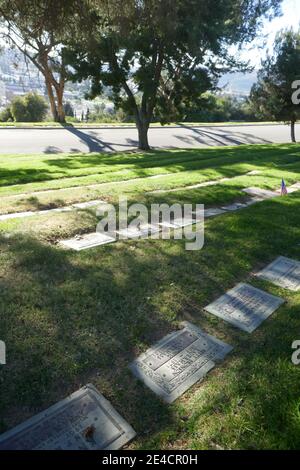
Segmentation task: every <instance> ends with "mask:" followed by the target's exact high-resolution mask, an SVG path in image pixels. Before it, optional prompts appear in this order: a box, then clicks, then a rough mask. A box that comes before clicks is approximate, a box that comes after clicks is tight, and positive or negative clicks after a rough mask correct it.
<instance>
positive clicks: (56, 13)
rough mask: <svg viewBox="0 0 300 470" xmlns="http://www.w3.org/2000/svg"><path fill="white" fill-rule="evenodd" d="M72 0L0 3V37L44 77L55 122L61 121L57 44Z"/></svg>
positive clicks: (62, 73)
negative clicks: (22, 55) (0, 23)
mask: <svg viewBox="0 0 300 470" xmlns="http://www.w3.org/2000/svg"><path fill="white" fill-rule="evenodd" d="M73 6H74V1H73V0H30V1H26V2H25V1H23V0H0V19H1V22H2V25H1V35H2V36H4V39H6V41H7V42H8V43H9V44H10V45H11V46H12V47H15V48H17V49H18V50H19V51H20V52H21V53H22V54H24V56H25V57H26V58H27V59H29V60H30V61H31V62H32V63H33V64H34V65H35V66H36V67H37V69H38V70H39V71H40V72H41V74H42V75H43V76H44V79H45V84H46V89H47V93H48V97H49V101H50V106H51V111H52V115H53V118H54V120H55V121H58V122H64V121H65V115H64V107H63V93H64V87H65V82H66V79H67V77H66V71H65V63H64V59H63V56H62V53H61V44H62V42H63V41H64V40H65V39H66V35H67V31H68V32H69V31H70V29H71V26H72V24H73V18H74V16H75V15H74V11H73Z"/></svg>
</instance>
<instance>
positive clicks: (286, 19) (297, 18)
mask: <svg viewBox="0 0 300 470" xmlns="http://www.w3.org/2000/svg"><path fill="white" fill-rule="evenodd" d="M282 13H283V14H282V16H281V17H278V18H275V19H274V20H273V21H271V22H270V21H265V24H264V27H263V30H262V33H263V35H264V36H266V38H265V41H266V44H265V45H264V47H263V48H262V49H261V48H259V47H258V43H260V44H261V43H262V41H261V40H259V41H255V42H254V44H253V45H252V46H251V47H250V48H247V49H248V50H244V51H243V53H242V54H241V57H242V58H245V59H247V60H248V59H249V60H250V61H251V65H253V66H255V67H256V68H258V67H259V65H260V61H261V59H262V58H264V57H265V55H266V52H267V50H268V49H269V50H270V51H272V44H273V42H274V39H275V36H276V33H277V32H278V31H280V30H281V29H286V28H291V27H292V28H294V29H295V30H298V28H299V27H300V0H284V1H283V2H282Z"/></svg>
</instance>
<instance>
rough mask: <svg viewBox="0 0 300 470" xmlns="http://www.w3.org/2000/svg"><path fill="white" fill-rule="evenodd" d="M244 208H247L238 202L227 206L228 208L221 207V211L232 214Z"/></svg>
mask: <svg viewBox="0 0 300 470" xmlns="http://www.w3.org/2000/svg"><path fill="white" fill-rule="evenodd" d="M245 207H247V204H242V203H240V202H234V203H233V204H228V206H223V207H222V209H223V210H224V211H230V212H234V211H238V210H240V209H243V208H245Z"/></svg>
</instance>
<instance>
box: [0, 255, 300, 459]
mask: <svg viewBox="0 0 300 470" xmlns="http://www.w3.org/2000/svg"><path fill="white" fill-rule="evenodd" d="M256 276H257V277H259V278H262V279H264V280H268V281H271V282H272V283H274V284H276V285H278V286H280V287H282V288H286V289H290V290H292V291H295V292H296V291H298V290H299V289H300V262H299V261H295V260H293V259H289V258H285V257H283V256H280V257H279V258H277V259H276V260H275V261H274V262H273V263H271V264H270V265H269V266H267V267H266V268H265V269H263V270H262V271H261V272H259V273H257V274H256ZM283 303H284V300H283V299H281V298H279V297H275V296H274V295H271V294H269V293H267V292H265V291H263V290H260V289H257V288H255V287H253V286H251V285H249V284H244V283H240V284H238V285H237V286H236V287H234V288H233V289H231V290H229V291H228V292H227V293H226V294H225V295H223V296H221V297H220V298H219V299H217V300H216V301H215V302H213V303H211V304H209V305H208V306H207V307H205V310H207V311H208V312H210V313H212V314H214V315H216V316H218V317H220V318H222V319H223V320H225V321H228V322H229V323H231V324H233V325H234V326H236V327H238V328H240V329H242V330H244V331H246V332H248V333H251V332H252V331H254V330H255V329H256V328H257V327H258V326H259V325H260V324H261V323H262V322H263V321H264V320H265V319H266V318H268V317H269V316H270V315H271V314H272V313H273V312H274V311H275V310H277V309H278V307H279V306H280V305H282V304H283ZM182 326H183V328H182V329H181V330H179V331H175V332H173V333H171V334H169V335H167V336H166V337H164V338H163V339H162V340H160V341H159V342H158V343H156V344H155V345H154V346H152V347H151V348H149V349H148V350H147V351H146V352H145V353H144V354H142V355H141V356H139V357H138V358H137V359H136V360H135V361H134V362H133V363H132V364H131V365H130V369H131V370H132V372H133V373H134V374H135V376H136V377H138V378H139V379H140V380H142V381H143V382H144V384H145V385H146V386H148V387H149V388H150V389H151V390H152V391H153V392H154V393H156V394H157V395H158V396H159V397H161V398H162V399H163V400H164V401H166V402H167V403H171V402H173V401H174V400H175V399H176V398H178V397H179V396H180V395H182V394H183V393H184V392H185V391H186V390H188V389H189V388H190V387H191V386H192V385H194V384H195V383H196V382H199V381H200V380H202V379H203V378H204V377H205V375H206V374H207V373H208V372H209V371H210V370H211V369H212V368H213V367H215V365H216V364H217V363H218V362H220V361H222V360H223V359H224V358H225V356H226V355H227V354H228V353H229V352H230V351H231V350H232V349H233V347H232V346H230V345H228V344H226V343H224V342H223V341H220V340H219V339H217V338H215V337H214V336H211V335H208V334H206V333H205V332H203V331H202V330H201V329H200V328H198V327H196V326H195V325H192V324H191V323H188V322H184V323H183V324H182ZM135 435H136V433H135V431H134V430H133V428H132V427H131V426H130V425H129V424H128V423H127V422H126V421H125V420H124V419H123V418H122V417H121V416H120V415H119V413H117V412H116V410H115V409H114V408H113V407H112V405H111V404H110V403H109V402H108V401H107V400H106V399H105V398H104V397H103V396H102V395H101V394H100V393H99V392H98V391H97V390H96V389H95V387H93V385H91V384H88V385H87V386H85V387H83V388H82V389H80V390H78V391H77V392H75V393H74V394H72V395H70V396H69V397H68V398H66V399H65V400H63V401H61V402H59V403H58V404H56V405H54V406H52V407H50V408H49V409H48V410H46V411H44V412H42V413H40V414H38V415H36V416H34V417H33V418H31V419H29V420H27V421H26V422H25V423H23V424H21V425H19V426H17V427H16V428H14V429H12V430H11V431H8V432H6V433H4V434H2V435H1V436H0V450H4V449H6V450H12V449H14V450H21V449H23V450H26V449H29V450H33V449H52V450H53V449H68V450H76V449H77V450H78V449H79V450H80V449H89V450H93V449H98V450H100V449H102V450H115V449H120V448H121V447H122V446H124V445H125V444H126V443H128V442H129V441H130V440H132V439H133V438H134V437H135Z"/></svg>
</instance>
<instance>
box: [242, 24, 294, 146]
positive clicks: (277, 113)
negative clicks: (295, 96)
mask: <svg viewBox="0 0 300 470" xmlns="http://www.w3.org/2000/svg"><path fill="white" fill-rule="evenodd" d="M299 79H300V31H298V32H293V31H291V30H290V31H282V32H281V33H279V34H278V35H277V37H276V39H275V43H274V55H273V56H270V55H269V56H268V57H267V59H266V60H264V61H263V62H262V68H261V70H260V71H259V73H258V82H257V83H256V84H255V85H253V87H252V90H251V94H250V101H251V104H252V107H253V110H254V112H255V114H256V115H257V116H258V117H259V118H266V119H270V120H278V121H286V122H290V123H291V131H292V132H291V133H292V140H293V141H294V140H295V135H294V124H295V122H296V121H297V120H298V119H299V118H300V106H298V105H295V104H293V102H292V93H293V89H292V83H293V82H294V81H295V80H299Z"/></svg>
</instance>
